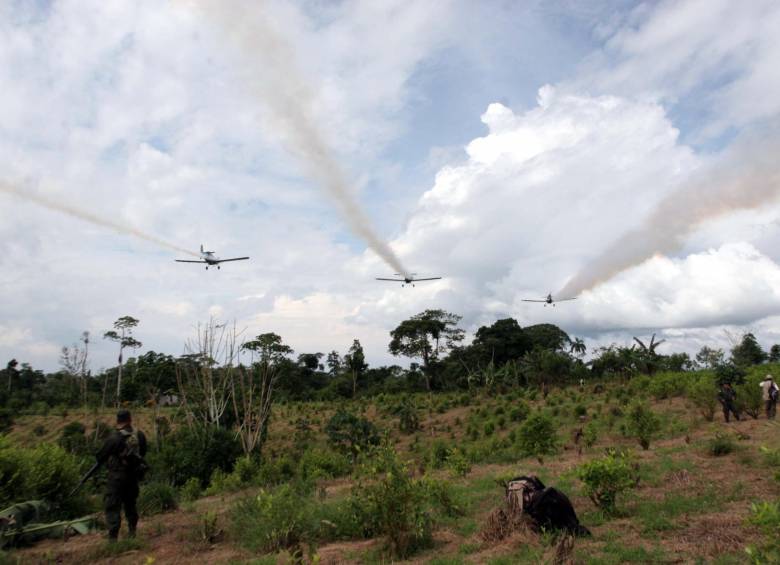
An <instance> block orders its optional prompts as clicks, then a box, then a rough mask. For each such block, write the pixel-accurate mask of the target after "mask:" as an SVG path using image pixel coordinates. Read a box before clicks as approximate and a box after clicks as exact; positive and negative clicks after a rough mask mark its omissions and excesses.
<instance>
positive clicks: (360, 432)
mask: <svg viewBox="0 0 780 565" xmlns="http://www.w3.org/2000/svg"><path fill="white" fill-rule="evenodd" d="M325 433H326V434H327V435H328V443H330V445H331V446H332V447H333V448H334V449H336V450H337V451H341V452H342V453H348V454H349V455H351V456H352V458H353V459H354V458H356V457H357V456H358V454H359V453H361V452H364V451H366V450H367V449H368V448H369V447H370V446H372V445H377V444H378V443H379V432H378V430H377V429H376V426H375V425H374V424H373V423H372V422H370V421H369V420H367V419H365V418H362V417H358V416H356V415H355V414H352V413H351V412H347V411H346V410H343V409H339V410H338V411H337V412H336V413H335V414H334V415H333V417H331V419H330V420H329V421H328V424H327V425H326V426H325Z"/></svg>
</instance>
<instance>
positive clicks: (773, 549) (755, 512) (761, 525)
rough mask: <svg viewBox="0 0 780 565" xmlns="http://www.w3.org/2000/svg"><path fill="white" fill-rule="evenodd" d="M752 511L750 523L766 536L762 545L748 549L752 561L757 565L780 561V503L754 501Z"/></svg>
mask: <svg viewBox="0 0 780 565" xmlns="http://www.w3.org/2000/svg"><path fill="white" fill-rule="evenodd" d="M750 512H751V515H750V517H749V518H748V523H750V524H751V525H753V526H756V527H758V529H759V530H760V531H761V533H762V534H763V535H764V538H765V539H764V543H763V544H761V545H760V546H758V547H755V546H750V547H748V548H747V549H746V551H747V554H748V556H749V557H750V562H751V563H754V564H756V565H758V564H764V563H780V503H778V502H759V503H753V504H752V505H751V506H750Z"/></svg>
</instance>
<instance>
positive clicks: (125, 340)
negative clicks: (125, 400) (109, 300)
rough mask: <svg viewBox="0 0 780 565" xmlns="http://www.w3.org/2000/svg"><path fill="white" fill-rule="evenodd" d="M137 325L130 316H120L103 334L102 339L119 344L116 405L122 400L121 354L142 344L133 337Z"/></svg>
mask: <svg viewBox="0 0 780 565" xmlns="http://www.w3.org/2000/svg"><path fill="white" fill-rule="evenodd" d="M137 325H138V320H137V319H136V318H133V317H132V316H122V317H121V318H119V319H117V321H116V322H114V329H113V330H109V331H107V332H106V333H104V334H103V339H110V340H111V341H113V342H116V343H118V344H119V367H118V369H119V372H118V373H117V378H116V405H117V406H119V402H120V400H121V399H122V352H123V351H124V350H125V348H126V347H129V348H130V349H138V348H139V347H141V346H142V345H143V344H142V343H141V342H140V341H138V340H137V339H135V338H134V337H133V330H134V329H135V327H136V326H137Z"/></svg>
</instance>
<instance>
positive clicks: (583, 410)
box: [574, 404, 588, 418]
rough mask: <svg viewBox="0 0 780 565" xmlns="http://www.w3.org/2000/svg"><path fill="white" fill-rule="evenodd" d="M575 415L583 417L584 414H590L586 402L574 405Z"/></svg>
mask: <svg viewBox="0 0 780 565" xmlns="http://www.w3.org/2000/svg"><path fill="white" fill-rule="evenodd" d="M574 415H575V416H576V417H577V418H581V417H583V416H587V415H588V408H587V407H586V406H585V405H584V404H577V405H576V406H575V407H574Z"/></svg>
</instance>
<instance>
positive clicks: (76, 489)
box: [68, 461, 100, 498]
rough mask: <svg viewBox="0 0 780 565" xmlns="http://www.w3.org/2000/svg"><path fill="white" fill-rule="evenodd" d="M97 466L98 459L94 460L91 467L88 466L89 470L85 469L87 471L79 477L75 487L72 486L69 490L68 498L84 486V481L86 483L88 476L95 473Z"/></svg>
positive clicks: (98, 465)
mask: <svg viewBox="0 0 780 565" xmlns="http://www.w3.org/2000/svg"><path fill="white" fill-rule="evenodd" d="M99 468H100V461H96V462H95V464H94V465H92V467H90V469H89V471H87V473H86V474H85V475H84V476H83V477H81V480H80V481H79V484H77V485H76V488H74V489H73V490H72V491H71V492H70V494H69V495H68V498H70V497H71V496H73V495H74V494H76V493H77V492H78V491H79V489H80V488H81V487H83V486H84V483H86V482H87V481H88V480H89V478H90V477H91V476H92V475H94V474H95V471H97V470H98V469H99Z"/></svg>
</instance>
